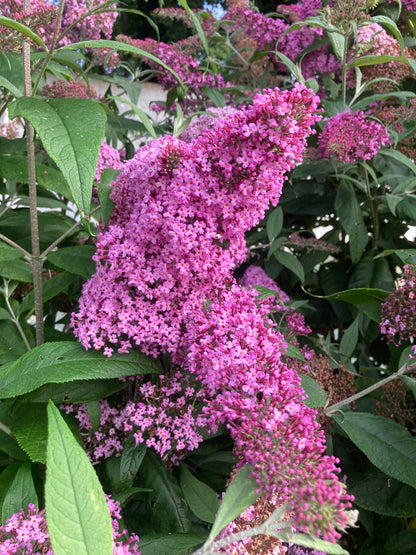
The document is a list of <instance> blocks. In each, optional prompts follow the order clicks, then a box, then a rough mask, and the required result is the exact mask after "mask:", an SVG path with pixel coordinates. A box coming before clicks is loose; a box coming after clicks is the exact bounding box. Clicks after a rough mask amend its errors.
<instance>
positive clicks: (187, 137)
mask: <svg viewBox="0 0 416 555" xmlns="http://www.w3.org/2000/svg"><path fill="white" fill-rule="evenodd" d="M206 111H207V112H208V114H201V115H200V116H195V117H193V118H192V120H191V122H190V124H189V125H188V127H187V128H186V129H185V130H184V131H183V133H181V137H180V138H181V140H182V141H185V143H190V142H191V141H193V140H194V139H195V138H196V137H199V135H202V133H203V132H204V131H205V129H212V128H214V127H215V122H216V120H217V118H218V117H227V116H230V115H231V114H235V113H236V112H237V111H238V110H237V109H236V108H232V107H231V106H225V107H224V108H208V109H207V110H206ZM209 114H212V115H209Z"/></svg>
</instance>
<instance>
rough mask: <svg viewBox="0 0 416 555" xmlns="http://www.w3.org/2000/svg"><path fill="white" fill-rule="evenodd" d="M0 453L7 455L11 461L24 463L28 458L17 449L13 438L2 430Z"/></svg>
mask: <svg viewBox="0 0 416 555" xmlns="http://www.w3.org/2000/svg"><path fill="white" fill-rule="evenodd" d="M0 451H3V453H7V454H8V455H9V456H10V457H12V458H13V459H17V460H20V461H26V460H27V459H28V456H27V455H26V453H25V452H24V451H23V450H22V449H21V448H20V447H19V444H18V443H17V441H16V440H15V438H13V437H11V436H10V435H9V434H6V432H3V430H0Z"/></svg>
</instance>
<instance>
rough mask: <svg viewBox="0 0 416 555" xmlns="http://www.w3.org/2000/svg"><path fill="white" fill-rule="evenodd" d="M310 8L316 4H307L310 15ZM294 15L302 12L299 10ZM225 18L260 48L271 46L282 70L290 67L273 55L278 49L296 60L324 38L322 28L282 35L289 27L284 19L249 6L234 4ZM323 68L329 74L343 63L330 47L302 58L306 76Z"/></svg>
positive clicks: (312, 8) (270, 50) (320, 71)
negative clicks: (273, 16)
mask: <svg viewBox="0 0 416 555" xmlns="http://www.w3.org/2000/svg"><path fill="white" fill-rule="evenodd" d="M278 7H279V6H278ZM310 10H314V7H313V5H311V6H305V11H304V13H305V14H308V15H310V14H309V13H308V12H309V11H310ZM284 11H285V10H284ZM289 15H291V14H289ZM294 15H295V16H297V15H298V14H297V10H296V11H295V12H294ZM224 18H225V19H226V20H232V21H235V25H234V27H233V29H234V30H237V29H238V28H242V29H243V31H244V35H246V36H248V37H250V38H251V39H252V40H254V41H255V43H256V45H257V48H258V49H259V50H264V49H267V50H268V51H269V57H270V59H271V60H272V61H273V63H275V64H277V66H278V68H279V71H282V72H287V69H286V68H285V66H284V65H283V64H281V63H280V59H279V58H278V57H276V56H275V55H274V54H273V52H274V51H275V49H277V51H278V52H281V53H282V54H284V55H285V56H287V57H288V58H289V59H290V60H292V61H294V60H295V59H296V58H297V56H298V55H299V54H301V53H302V52H303V51H304V50H305V49H306V48H308V47H309V46H311V44H312V43H313V42H314V41H315V40H316V39H317V38H321V37H322V31H321V30H320V29H317V28H311V27H303V28H302V29H297V30H294V31H291V32H290V33H289V34H287V35H285V36H283V37H282V34H283V33H284V32H285V31H286V29H288V28H289V25H288V24H287V23H286V22H285V21H284V20H283V19H279V18H272V17H268V16H266V15H264V14H262V13H256V12H254V11H253V10H251V9H250V8H249V7H247V6H241V5H237V6H232V7H231V8H230V9H229V10H228V12H227V14H226V15H225V16H224ZM322 68H325V73H332V72H334V71H337V70H338V69H339V68H340V64H339V62H338V61H337V60H336V59H335V57H334V56H333V55H332V54H330V53H329V52H328V46H324V47H321V48H318V49H316V50H314V51H313V52H312V53H310V54H307V55H306V56H305V57H304V58H303V60H302V72H303V75H304V76H305V78H306V79H309V78H310V77H319V76H320V75H321V74H322Z"/></svg>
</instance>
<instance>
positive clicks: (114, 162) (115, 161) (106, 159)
mask: <svg viewBox="0 0 416 555" xmlns="http://www.w3.org/2000/svg"><path fill="white" fill-rule="evenodd" d="M107 168H111V169H113V170H121V169H122V168H123V162H122V161H121V159H120V153H119V151H118V150H117V149H116V148H114V147H112V146H110V145H108V144H107V143H106V142H103V144H102V145H101V146H100V154H99V157H98V162H97V171H96V172H95V177H94V182H95V183H99V182H100V180H101V174H102V173H103V170H105V169H107Z"/></svg>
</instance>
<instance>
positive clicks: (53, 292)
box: [19, 272, 74, 314]
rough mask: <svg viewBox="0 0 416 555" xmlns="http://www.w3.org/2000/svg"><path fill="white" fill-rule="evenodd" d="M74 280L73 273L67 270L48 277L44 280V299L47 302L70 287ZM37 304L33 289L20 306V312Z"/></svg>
mask: <svg viewBox="0 0 416 555" xmlns="http://www.w3.org/2000/svg"><path fill="white" fill-rule="evenodd" d="M73 282H74V276H73V274H69V273H67V272H62V273H60V274H56V275H55V276H52V277H51V278H50V279H46V280H44V281H43V282H42V299H43V302H44V303H46V302H47V301H49V300H50V299H53V298H54V297H56V296H57V295H59V293H63V292H64V291H66V290H67V289H68V287H69V286H70V285H71V284H72V283H73ZM34 306H35V294H34V291H33V289H32V291H29V293H28V294H27V295H26V296H25V298H24V299H23V301H22V303H21V305H20V307H19V314H22V313H23V312H25V311H26V310H29V309H30V308H32V307H34Z"/></svg>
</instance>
